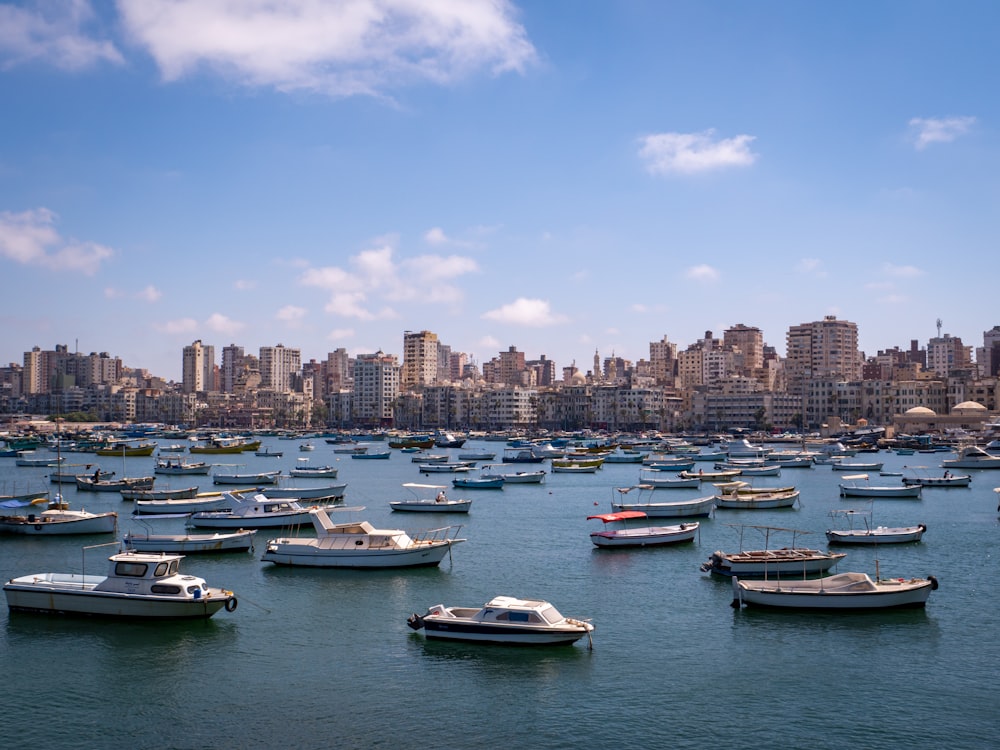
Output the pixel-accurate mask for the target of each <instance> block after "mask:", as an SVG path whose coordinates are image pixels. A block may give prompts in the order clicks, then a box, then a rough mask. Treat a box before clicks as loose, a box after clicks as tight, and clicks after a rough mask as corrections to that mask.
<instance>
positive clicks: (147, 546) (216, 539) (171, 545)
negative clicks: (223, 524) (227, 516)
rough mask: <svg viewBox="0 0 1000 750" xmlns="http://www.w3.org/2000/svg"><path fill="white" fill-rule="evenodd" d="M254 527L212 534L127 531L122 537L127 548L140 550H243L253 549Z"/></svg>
mask: <svg viewBox="0 0 1000 750" xmlns="http://www.w3.org/2000/svg"><path fill="white" fill-rule="evenodd" d="M256 533H257V531H256V530H255V529H239V530H237V531H231V532H228V533H220V532H215V533H213V534H148V533H147V534H144V533H137V532H129V533H128V534H126V535H125V536H124V537H122V542H123V543H124V544H125V547H126V548H127V549H134V550H138V551H140V552H181V553H184V554H188V555H190V554H199V553H208V552H245V551H247V550H251V549H253V537H254V534H256Z"/></svg>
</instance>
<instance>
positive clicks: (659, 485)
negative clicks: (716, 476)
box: [639, 469, 701, 490]
mask: <svg viewBox="0 0 1000 750" xmlns="http://www.w3.org/2000/svg"><path fill="white" fill-rule="evenodd" d="M639 484H641V485H646V486H648V487H655V488H656V489H667V490H669V489H676V490H680V489H697V488H698V487H699V486H700V485H701V480H700V479H699V478H698V477H696V476H695V477H681V476H678V475H677V474H674V473H673V472H669V471H668V472H663V471H655V470H653V471H649V470H645V469H643V470H640V471H639Z"/></svg>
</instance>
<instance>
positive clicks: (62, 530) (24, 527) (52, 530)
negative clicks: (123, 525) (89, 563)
mask: <svg viewBox="0 0 1000 750" xmlns="http://www.w3.org/2000/svg"><path fill="white" fill-rule="evenodd" d="M117 528H118V514H117V513H99V514H96V515H89V514H88V515H87V516H82V517H80V518H72V519H68V520H51V519H45V518H44V517H43V516H38V517H36V518H35V520H34V521H32V520H30V517H28V518H25V520H24V521H23V522H20V521H18V522H15V521H12V520H11V519H3V520H2V522H0V532H2V533H6V534H20V535H22V536H69V535H76V534H111V533H113V532H114V531H116V530H117Z"/></svg>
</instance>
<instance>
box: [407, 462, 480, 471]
mask: <svg viewBox="0 0 1000 750" xmlns="http://www.w3.org/2000/svg"><path fill="white" fill-rule="evenodd" d="M417 468H418V469H419V470H420V473H421V474H456V473H461V472H465V471H472V470H474V469H475V468H476V467H475V465H474V463H470V462H468V461H432V462H431V463H422V464H420V465H419V466H418V467H417Z"/></svg>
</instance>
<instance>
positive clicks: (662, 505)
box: [611, 484, 715, 518]
mask: <svg viewBox="0 0 1000 750" xmlns="http://www.w3.org/2000/svg"><path fill="white" fill-rule="evenodd" d="M655 489H656V488H655V487H653V486H651V485H648V484H638V485H635V486H632V487H616V488H615V491H616V492H618V494H619V496H620V497H619V500H618V502H614V501H612V503H611V507H612V508H613V509H614V510H616V511H619V512H623V511H641V512H642V513H645V514H646V515H647V516H648V517H649V518H699V517H707V516H710V515H712V511H713V510H714V509H715V496H714V495H708V496H706V497H696V498H692V499H690V500H676V501H673V502H650V501H648V500H646V501H644V500H643V494H642V493H643V492H645V493H646V495H645V496H646V497H647V498H648V497H650V494H651V493H652V491H653V490H655ZM633 490H637V491H638V492H639V497H638V498H637V499H636V501H635V502H626V498H625V496H626V495H627V494H628V493H630V492H632V491H633Z"/></svg>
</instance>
